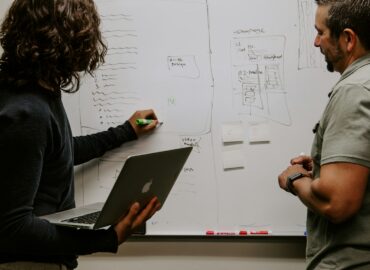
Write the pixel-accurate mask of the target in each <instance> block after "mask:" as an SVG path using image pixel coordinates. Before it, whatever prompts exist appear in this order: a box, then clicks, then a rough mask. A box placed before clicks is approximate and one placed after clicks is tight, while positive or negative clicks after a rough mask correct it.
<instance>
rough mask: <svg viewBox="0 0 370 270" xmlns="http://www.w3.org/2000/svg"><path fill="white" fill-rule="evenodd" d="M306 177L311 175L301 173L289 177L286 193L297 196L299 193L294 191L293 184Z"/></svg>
mask: <svg viewBox="0 0 370 270" xmlns="http://www.w3.org/2000/svg"><path fill="white" fill-rule="evenodd" d="M304 177H309V175H307V174H304V173H300V172H298V173H294V174H291V175H289V176H288V177H287V181H286V191H288V192H290V193H292V194H293V195H294V196H297V193H296V191H295V190H294V186H293V183H294V182H295V181H296V180H299V179H302V178H304Z"/></svg>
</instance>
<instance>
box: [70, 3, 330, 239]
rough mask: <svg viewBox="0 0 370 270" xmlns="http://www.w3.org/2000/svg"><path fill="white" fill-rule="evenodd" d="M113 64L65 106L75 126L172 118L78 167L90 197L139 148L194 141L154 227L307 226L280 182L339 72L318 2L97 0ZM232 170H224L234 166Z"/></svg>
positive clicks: (102, 191) (192, 231) (158, 231)
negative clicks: (325, 44)
mask: <svg viewBox="0 0 370 270" xmlns="http://www.w3.org/2000/svg"><path fill="white" fill-rule="evenodd" d="M96 2H97V5H98V8H99V12H100V14H101V16H102V30H103V36H104V37H105V39H106V41H107V43H108V46H109V53H108V56H107V58H106V60H107V63H106V64H105V65H103V66H102V67H101V68H100V70H99V71H98V72H97V73H96V75H95V77H94V78H86V81H84V84H83V87H82V89H81V90H80V91H79V93H78V94H76V95H74V97H73V98H71V97H69V96H68V97H66V99H65V103H66V107H67V110H68V113H69V116H70V119H71V124H72V126H73V130H74V132H75V134H88V133H91V132H95V131H99V130H105V129H106V128H107V127H109V126H115V125H117V124H120V123H122V122H124V120H126V119H127V118H128V117H129V116H130V115H131V114H132V113H133V112H134V111H135V110H138V109H146V108H154V109H155V111H156V112H157V115H158V117H159V118H160V120H162V121H163V122H164V124H163V125H162V126H161V127H160V128H159V129H158V130H157V131H156V132H155V134H153V135H152V136H149V137H146V138H143V139H140V140H139V141H136V142H133V143H129V144H127V145H125V146H123V147H122V148H120V149H118V150H115V151H113V152H111V153H108V154H106V155H105V156H104V157H103V158H101V159H99V160H97V161H95V162H94V163H93V164H90V166H85V167H83V168H81V170H79V174H78V179H79V180H78V183H79V185H78V186H77V189H78V191H79V193H78V195H79V196H78V199H79V202H81V203H90V202H94V201H96V200H104V199H105V198H106V196H107V194H108V192H109V190H110V188H111V186H112V184H113V182H114V180H115V177H116V175H117V172H118V170H119V168H120V167H121V166H122V163H123V162H124V160H125V158H126V157H127V156H128V155H130V154H133V153H142V152H150V151H156V150H162V149H168V148H173V147H179V146H184V145H189V144H190V145H193V146H194V151H193V153H192V154H191V156H190V159H189V160H188V162H187V164H186V165H185V168H184V170H183V172H182V173H181V175H180V178H179V179H178V182H177V184H176V185H175V187H174V189H173V191H172V192H171V194H170V196H169V198H168V200H167V201H166V204H165V205H164V207H163V209H162V210H161V211H160V212H159V213H158V214H156V215H155V216H154V217H153V218H152V219H151V220H150V221H149V222H148V223H147V233H148V234H151V235H204V234H205V232H206V231H207V230H214V231H215V232H238V231H239V230H242V229H247V230H262V229H264V230H265V229H266V230H271V231H272V233H273V234H274V235H303V233H304V231H305V216H306V210H305V208H304V207H303V206H302V205H301V203H300V202H299V201H298V200H297V198H296V197H293V196H292V195H290V194H288V193H285V192H283V191H281V190H280V188H279V187H278V183H277V175H278V174H279V173H280V172H281V170H283V169H284V168H286V166H287V165H288V162H289V160H290V158H291V157H293V156H295V155H298V154H299V153H301V152H306V153H309V152H310V147H311V141H312V139H313V134H312V131H311V130H312V127H313V126H314V124H315V123H316V122H317V121H318V119H319V117H320V114H321V112H322V110H323V108H324V105H325V103H326V101H327V93H328V92H329V91H330V87H331V86H332V85H333V83H334V81H335V80H336V79H337V77H336V76H335V75H330V74H329V73H328V72H326V70H325V63H324V62H323V56H322V55H321V54H320V51H319V49H317V48H314V46H313V39H314V35H315V33H314V10H315V6H314V4H313V1H311V0H279V1H276V0H259V1H250V0H99V1H96ZM225 168H226V169H225Z"/></svg>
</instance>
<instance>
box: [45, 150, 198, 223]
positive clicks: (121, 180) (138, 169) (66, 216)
mask: <svg viewBox="0 0 370 270" xmlns="http://www.w3.org/2000/svg"><path fill="white" fill-rule="evenodd" d="M191 150H192V147H184V148H177V149H172V150H167V151H161V152H155V153H149V154H143V155H136V156H130V157H129V158H127V160H126V162H125V164H124V165H123V167H122V170H121V172H120V174H119V176H118V178H117V180H116V182H115V184H114V186H113V188H112V190H111V192H110V194H109V196H108V198H107V200H106V201H105V203H94V204H91V205H85V206H82V207H78V208H74V209H71V210H67V211H63V212H58V213H55V214H51V215H46V216H42V217H40V218H43V219H47V220H49V221H50V222H51V223H53V224H58V225H64V226H73V227H78V228H86V229H99V228H103V227H106V226H109V225H113V224H116V223H117V222H118V221H119V220H120V218H121V217H122V215H123V214H124V213H126V212H127V211H128V209H129V208H130V206H131V205H132V204H133V203H134V202H139V203H140V205H141V206H142V207H145V205H146V204H147V203H148V202H149V201H150V200H151V199H152V198H153V197H154V196H157V197H158V199H159V201H160V202H161V204H162V206H163V204H164V202H165V200H166V198H167V196H168V194H169V193H170V191H171V189H172V187H173V185H174V183H175V181H176V179H177V177H178V176H179V174H180V172H181V170H182V168H183V166H184V164H185V162H186V160H187V158H188V157H189V155H190V152H191Z"/></svg>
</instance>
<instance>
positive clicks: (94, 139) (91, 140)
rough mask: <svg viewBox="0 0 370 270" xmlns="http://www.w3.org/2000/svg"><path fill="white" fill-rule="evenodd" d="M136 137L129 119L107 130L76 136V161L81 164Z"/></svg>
mask: <svg viewBox="0 0 370 270" xmlns="http://www.w3.org/2000/svg"><path fill="white" fill-rule="evenodd" d="M135 139H137V136H136V133H135V131H134V129H133V128H132V126H131V124H130V122H129V121H126V122H125V123H124V124H122V125H119V126H117V127H114V128H113V127H112V128H109V129H108V130H107V131H103V132H98V133H95V134H92V135H86V136H79V137H74V140H73V142H74V163H75V165H79V164H82V163H84V162H87V161H89V160H91V159H94V158H97V157H100V156H102V155H103V154H104V153H105V152H107V151H109V150H112V149H114V148H116V147H119V146H120V145H122V144H123V143H125V142H128V141H131V140H135Z"/></svg>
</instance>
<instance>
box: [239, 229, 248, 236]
mask: <svg viewBox="0 0 370 270" xmlns="http://www.w3.org/2000/svg"><path fill="white" fill-rule="evenodd" d="M239 235H248V232H247V231H246V230H241V231H240V232H239Z"/></svg>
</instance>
